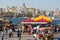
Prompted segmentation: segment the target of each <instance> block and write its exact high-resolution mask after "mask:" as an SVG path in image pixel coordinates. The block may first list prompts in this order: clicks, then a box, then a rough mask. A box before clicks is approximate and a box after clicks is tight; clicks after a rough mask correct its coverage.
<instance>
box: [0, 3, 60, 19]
mask: <svg viewBox="0 0 60 40" xmlns="http://www.w3.org/2000/svg"><path fill="white" fill-rule="evenodd" d="M39 15H46V16H49V17H51V18H53V19H54V18H55V19H60V10H59V9H58V8H56V9H55V10H41V9H36V8H32V7H26V5H25V3H23V5H22V6H21V7H17V6H12V7H9V6H7V7H6V8H0V18H2V17H30V18H31V17H37V16H39Z"/></svg>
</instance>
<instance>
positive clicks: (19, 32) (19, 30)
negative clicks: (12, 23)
mask: <svg viewBox="0 0 60 40" xmlns="http://www.w3.org/2000/svg"><path fill="white" fill-rule="evenodd" d="M17 37H19V40H21V29H18V31H17Z"/></svg>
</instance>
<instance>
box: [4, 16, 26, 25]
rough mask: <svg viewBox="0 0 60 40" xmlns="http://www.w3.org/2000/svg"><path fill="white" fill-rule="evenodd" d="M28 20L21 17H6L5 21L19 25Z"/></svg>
mask: <svg viewBox="0 0 60 40" xmlns="http://www.w3.org/2000/svg"><path fill="white" fill-rule="evenodd" d="M24 19H26V18H23V17H20V18H13V17H5V18H4V20H9V21H12V24H13V25H18V24H19V23H21V21H22V20H24Z"/></svg>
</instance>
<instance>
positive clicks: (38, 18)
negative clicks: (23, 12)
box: [21, 15, 52, 24]
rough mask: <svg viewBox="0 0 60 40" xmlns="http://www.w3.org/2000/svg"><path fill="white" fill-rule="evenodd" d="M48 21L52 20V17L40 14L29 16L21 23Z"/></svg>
mask: <svg viewBox="0 0 60 40" xmlns="http://www.w3.org/2000/svg"><path fill="white" fill-rule="evenodd" d="M47 22H52V19H51V18H49V17H46V16H43V15H41V16H38V17H36V18H32V19H31V18H27V19H25V20H22V22H21V23H23V24H26V23H31V24H46V23H47Z"/></svg>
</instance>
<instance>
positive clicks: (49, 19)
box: [33, 15, 52, 22]
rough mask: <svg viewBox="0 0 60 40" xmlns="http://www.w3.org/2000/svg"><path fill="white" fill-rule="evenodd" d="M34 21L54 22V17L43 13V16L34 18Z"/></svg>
mask: <svg viewBox="0 0 60 40" xmlns="http://www.w3.org/2000/svg"><path fill="white" fill-rule="evenodd" d="M33 20H34V21H39V20H40V21H41V20H42V21H48V22H52V19H51V18H50V17H47V16H44V15H41V16H38V17H36V18H33Z"/></svg>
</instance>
